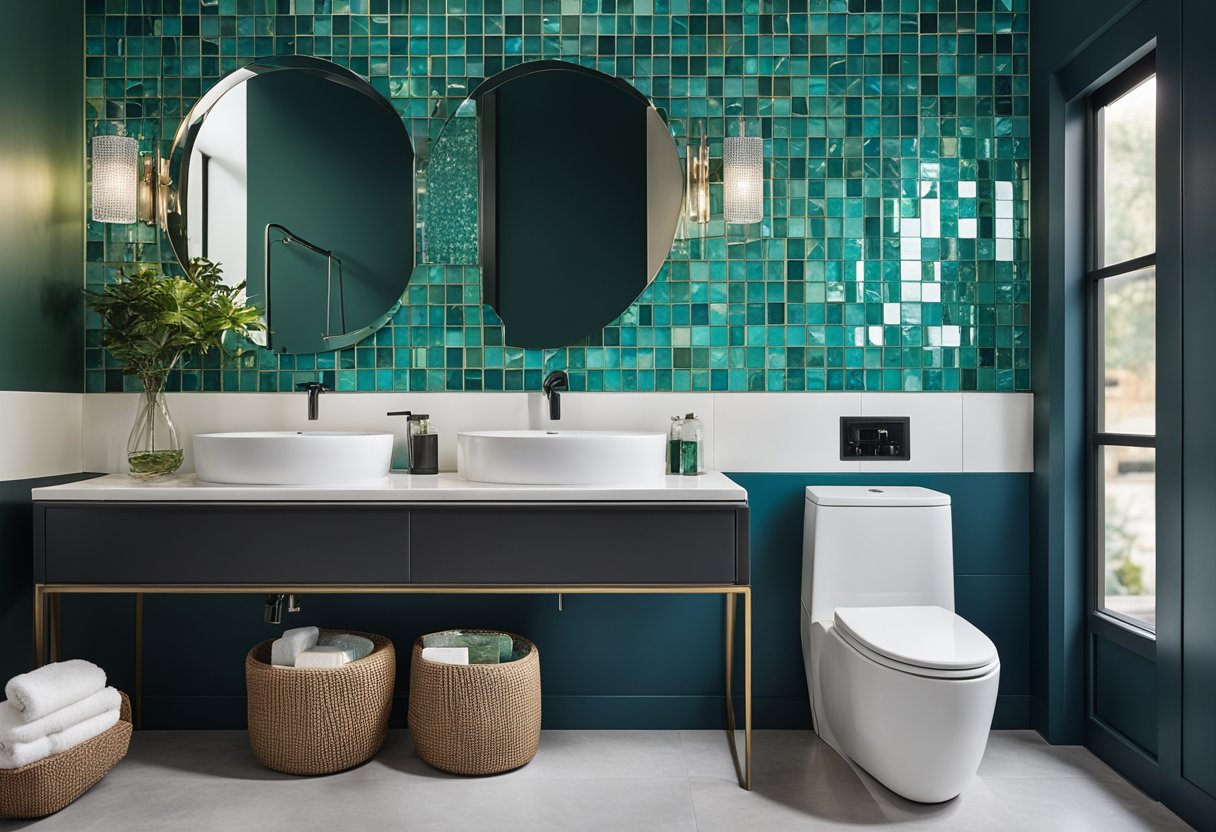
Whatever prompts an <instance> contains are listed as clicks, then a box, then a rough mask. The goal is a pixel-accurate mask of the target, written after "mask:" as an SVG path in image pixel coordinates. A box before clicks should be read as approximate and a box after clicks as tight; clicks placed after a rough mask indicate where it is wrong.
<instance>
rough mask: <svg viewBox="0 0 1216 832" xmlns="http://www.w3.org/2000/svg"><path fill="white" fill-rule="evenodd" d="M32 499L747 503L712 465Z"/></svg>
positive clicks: (102, 485) (142, 484)
mask: <svg viewBox="0 0 1216 832" xmlns="http://www.w3.org/2000/svg"><path fill="white" fill-rule="evenodd" d="M32 494H33V498H34V499H35V500H97V501H115V502H119V501H121V502H169V501H179V502H203V501H227V502H261V501H265V502H304V501H310V502H381V503H437V502H444V503H449V502H559V503H560V502H732V503H742V502H746V501H747V491H746V490H745V489H744V488H743V486H741V485H739V484H737V483H735V482H734V481H733V480H731V479H729V478H728V477H727V476H726V475H725V474H721V473H718V472H717V471H712V472H710V473H707V474H702V475H701V476H697V477H674V476H667V477H663V478H661V479H655V480H652V481H649V482H639V483H628V484H625V485H508V484H503V483H488V482H470V481H469V480H466V479H463V478H462V477H460V476H458V475H457V474H455V473H442V474H438V475H436V476H411V475H409V474H397V473H393V474H389V476H388V477H386V478H385V479H382V480H376V481H374V482H365V483H352V484H347V485H289V486H283V485H223V484H218V483H207V482H199V481H198V479H197V478H196V477H195V476H194V475H193V474H183V475H175V476H169V477H165V478H163V479H158V480H153V481H150V482H149V481H145V480H137V479H134V478H132V477H129V476H127V475H126V474H107V475H105V476H102V477H97V478H95V479H91V480H81V481H80V482H72V483H65V484H63V485H52V486H47V487H45V488H35V489H33V490H32Z"/></svg>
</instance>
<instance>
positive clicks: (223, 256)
mask: <svg viewBox="0 0 1216 832" xmlns="http://www.w3.org/2000/svg"><path fill="white" fill-rule="evenodd" d="M170 165H171V175H172V179H173V182H174V191H173V193H172V194H171V195H170V198H169V206H168V210H167V212H166V230H167V231H168V234H169V239H170V241H171V242H172V245H173V250H174V252H175V253H176V255H177V258H178V260H180V261H181V262H182V264H183V265H184V264H186V263H188V262H189V261H190V259H191V258H194V257H206V258H207V259H209V260H211V261H213V262H216V263H219V264H221V265H222V267H223V269H224V272H225V276H226V278H227V279H229V280H230V281H231V282H232V283H238V282H240V281H241V280H246V281H247V287H246V292H247V294H248V296H249V299H250V300H251V301H252V302H253V303H255V304H257V305H258V306H259V308H261V309H262V310H263V311H264V313H265V316H266V322H267V328H268V332H267V333H265V338H266V343H265V344H264V346H269V347H270V348H272V349H274V350H277V351H280V352H292V353H310V352H321V351H325V350H332V349H338V348H340V347H344V346H349V345H350V344H352V343H354V342H355V341H358V340H360V339H361V338H364V337H366V336H367V334H368V333H369V332H370V331H371V330H373V329H375V328H377V327H379V326H381V325H382V324H383V323H384V322H385V321H386V320H388V318H389V317H390V316H391V315H392V313H393V311H394V309H395V308H396V305H397V304H398V303H399V302H400V300H401V296H402V294H403V292H404V291H405V285H406V283H407V282H408V280H409V274H410V271H411V269H412V268H413V264H414V150H413V147H412V146H411V144H410V138H409V134H408V133H407V132H406V129H405V124H404V122H403V121H402V119H401V116H400V115H398V114H397V112H396V111H395V110H394V109H393V107H392V105H391V104H390V103H389V102H388V101H387V100H385V98H384V97H383V96H381V95H380V94H379V93H378V92H376V90H375V89H374V88H373V87H372V86H371V85H370V84H369V83H368V82H367V81H365V80H364V79H363V78H361V77H360V76H358V75H356V74H355V73H353V72H351V71H349V70H347V69H344V68H343V67H340V66H338V65H337V64H333V63H330V62H329V61H323V60H320V59H317V58H308V57H302V56H285V57H275V58H267V59H261V60H258V61H255V62H253V63H251V64H249V65H248V66H245V67H243V68H241V69H238V70H236V71H235V72H232V73H230V74H229V75H227V76H225V77H224V78H223V79H221V80H220V81H219V83H217V84H216V86H215V87H213V88H212V89H211V90H210V91H209V92H208V93H207V94H206V95H204V96H203V97H202V98H201V99H199V101H198V103H196V104H195V105H194V107H193V108H192V109H191V110H190V112H189V114H188V115H187V116H186V118H185V120H184V121H183V122H182V124H181V126H180V127H179V128H178V131H177V136H176V137H175V139H174V144H173V155H172V158H171V162H170Z"/></svg>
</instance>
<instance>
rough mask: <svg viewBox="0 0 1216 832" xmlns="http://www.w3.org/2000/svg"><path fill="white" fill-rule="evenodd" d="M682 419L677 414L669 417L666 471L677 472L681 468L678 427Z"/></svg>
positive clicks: (681, 423)
mask: <svg viewBox="0 0 1216 832" xmlns="http://www.w3.org/2000/svg"><path fill="white" fill-rule="evenodd" d="M683 424H684V420H683V419H681V418H680V417H679V416H672V417H671V428H670V429H668V431H667V473H669V474H678V473H680V471H681V470H682V463H681V461H680V460H681V456H680V428H681V427H682V426H683Z"/></svg>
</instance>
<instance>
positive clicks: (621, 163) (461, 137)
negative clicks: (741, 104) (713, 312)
mask: <svg viewBox="0 0 1216 832" xmlns="http://www.w3.org/2000/svg"><path fill="white" fill-rule="evenodd" d="M474 151H475V153H474ZM474 159H476V163H474V161H473V160H474ZM475 174H476V175H478V176H479V183H478V184H477V187H476V190H475V191H474V190H472V188H471V185H470V182H471V177H472V176H473V175H475ZM683 185H684V182H683V173H682V169H681V166H680V160H679V156H678V154H677V151H676V146H675V142H674V141H673V140H672V137H671V133H670V131H669V130H668V128H667V125H666V124H665V123H664V121H663V119H662V117H661V116H660V115H659V113H658V112H657V111H656V110H655V109H654V108H653V107H652V106H650V102H649V101H648V100H647V99H646V97H645V96H644V95H643V94H642V93H641V92H639V91H638V90H636V89H635V88H634V87H632V86H630V85H629V84H628V83H626V82H624V81H622V80H620V79H617V78H614V77H612V76H610V75H605V74H603V73H600V72H596V71H594V70H591V69H586V68H584V67H580V66H576V65H574V64H569V63H564V62H560V61H536V62H531V63H525V64H521V65H519V66H516V67H513V68H511V69H508V70H506V71H505V72H502V73H499V74H498V75H495V76H493V77H492V78H490V79H488V80H487V81H485V82H484V83H483V84H482V85H481V86H479V87H478V88H477V89H476V90H475V91H474V92H473V95H472V97H471V98H470V99H469V100H468V101H466V102H465V103H464V104H463V105H461V107H460V108H459V110H457V112H456V114H455V115H453V116H452V118H450V119H449V120H448V122H447V124H446V125H445V126H444V129H443V132H442V133H441V134H440V136H439V138H438V139H437V140H436V142H435V144H434V146H433V151H432V155H431V159H430V163H429V168H428V181H427V190H428V207H427V218H426V221H427V234H426V239H427V248H428V250H427V259H428V260H430V261H432V262H435V261H442V262H454V263H467V262H480V265H481V269H482V283H483V297H484V301H485V303H486V304H487V305H489V306H491V307H493V308H494V310H495V311H496V312H497V313H498V316H499V317H500V318H501V320H502V322H503V327H504V341H505V343H506V344H508V345H510V346H513V347H525V348H552V347H563V346H567V345H569V344H573V343H576V342H578V341H580V340H582V339H585V338H587V337H588V336H591V335H593V334H594V333H595V332H598V331H599V330H600V329H602V328H603V327H605V326H606V325H608V324H610V323H611V322H612V321H613V320H614V319H616V318H617V317H618V316H619V315H620V314H621V313H622V312H624V311H625V310H626V309H628V307H629V306H630V304H632V303H633V302H634V301H635V300H636V299H637V297H638V295H639V294H641V292H642V290H643V289H645V288H646V286H647V285H648V284H649V283H650V281H651V280H653V279H654V277H655V275H656V274H657V273H658V272H659V270H660V269H661V268H662V265H663V263H664V261H665V260H666V258H667V255H668V253H669V252H670V250H671V246H672V242H673V240H674V238H675V233H676V229H677V226H678V225H679V220H680V211H681V204H682V200H683ZM474 230H476V231H477V234H476V236H474V235H473V234H472V232H473V231H474ZM470 240H476V241H477V242H478V243H479V250H480V255H479V261H471V260H470V258H471V256H472V255H473V254H474V253H475V252H476V251H477V249H473V248H472V247H471V246H470Z"/></svg>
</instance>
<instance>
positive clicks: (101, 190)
mask: <svg viewBox="0 0 1216 832" xmlns="http://www.w3.org/2000/svg"><path fill="white" fill-rule="evenodd" d="M139 168H140V164H139V142H137V141H136V140H135V139H133V138H131V137H130V136H94V137H93V221H94V222H111V223H133V222H135V221H136V220H137V219H138V218H139V217H138V214H139V211H138V192H137V184H138V181H139V176H140V170H139Z"/></svg>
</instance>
